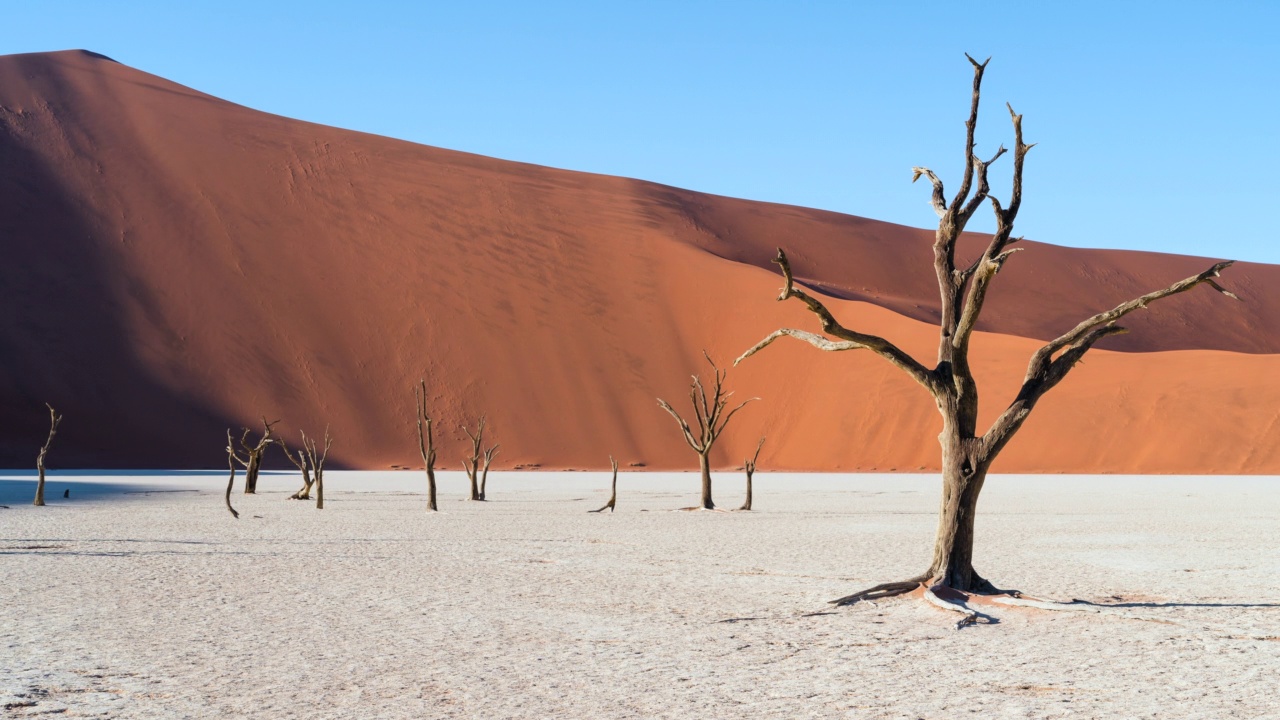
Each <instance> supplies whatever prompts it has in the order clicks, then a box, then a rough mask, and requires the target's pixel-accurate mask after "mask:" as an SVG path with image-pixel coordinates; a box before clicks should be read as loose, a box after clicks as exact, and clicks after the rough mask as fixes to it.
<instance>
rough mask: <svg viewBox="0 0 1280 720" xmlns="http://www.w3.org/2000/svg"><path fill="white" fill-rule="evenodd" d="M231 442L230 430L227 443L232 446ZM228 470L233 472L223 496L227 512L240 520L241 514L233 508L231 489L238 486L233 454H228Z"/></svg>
mask: <svg viewBox="0 0 1280 720" xmlns="http://www.w3.org/2000/svg"><path fill="white" fill-rule="evenodd" d="M230 442H231V431H229V430H228V431H227V443H228V444H230ZM227 468H229V469H230V470H231V477H229V478H227V494H226V495H224V496H223V498H222V500H223V502H225V503H226V504H227V510H228V511H230V512H231V517H233V518H235V519H237V520H239V519H240V513H238V512H236V509H235V508H233V507H231V487H232V486H233V485H235V484H236V465H235V461H234V460H233V459H232V456H231V453H227Z"/></svg>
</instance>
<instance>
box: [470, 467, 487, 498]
mask: <svg viewBox="0 0 1280 720" xmlns="http://www.w3.org/2000/svg"><path fill="white" fill-rule="evenodd" d="M467 479H468V480H470V481H471V496H470V497H469V498H468V499H469V500H484V498H483V497H481V496H480V484H479V482H477V481H476V471H475V468H468V469H467Z"/></svg>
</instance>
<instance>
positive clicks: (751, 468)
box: [738, 435, 764, 510]
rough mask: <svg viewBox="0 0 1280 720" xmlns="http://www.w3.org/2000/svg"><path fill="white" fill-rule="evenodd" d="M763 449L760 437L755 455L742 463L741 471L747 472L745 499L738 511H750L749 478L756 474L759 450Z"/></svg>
mask: <svg viewBox="0 0 1280 720" xmlns="http://www.w3.org/2000/svg"><path fill="white" fill-rule="evenodd" d="M762 447H764V436H763V435H761V436H760V442H758V443H756V453H755V454H754V455H752V456H751V457H750V458H748V459H747V460H746V462H744V463H743V466H742V467H743V469H744V470H746V471H747V499H746V502H744V503H742V507H740V508H738V509H739V510H750V509H751V476H753V475H755V474H756V460H759V459H760V448H762Z"/></svg>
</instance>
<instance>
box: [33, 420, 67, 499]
mask: <svg viewBox="0 0 1280 720" xmlns="http://www.w3.org/2000/svg"><path fill="white" fill-rule="evenodd" d="M44 406H45V407H47V408H49V437H47V438H45V441H44V447H42V448H40V454H39V455H37V456H36V472H37V473H39V477H38V478H37V479H36V499H35V502H33V503H32V504H33V505H37V506H42V505H44V458H45V456H46V455H48V454H49V446H50V445H52V444H53V436H54V435H57V434H58V425H60V424H61V423H62V416H61V415H59V414H58V413H56V412H54V410H53V406H52V405H50V404H49V403H45V404H44Z"/></svg>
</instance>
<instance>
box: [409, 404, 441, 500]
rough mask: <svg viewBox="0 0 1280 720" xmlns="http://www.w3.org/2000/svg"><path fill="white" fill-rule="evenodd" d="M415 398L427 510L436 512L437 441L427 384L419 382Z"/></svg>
mask: <svg viewBox="0 0 1280 720" xmlns="http://www.w3.org/2000/svg"><path fill="white" fill-rule="evenodd" d="M413 398H414V400H415V401H416V402H417V405H418V450H419V451H421V453H422V463H423V468H424V469H425V470H426V471H427V509H428V510H431V511H432V512H434V511H435V510H437V508H436V441H435V435H434V434H433V433H432V432H431V427H432V421H431V416H430V415H428V414H427V383H426V381H424V380H419V381H418V387H416V388H414V389H413Z"/></svg>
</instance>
